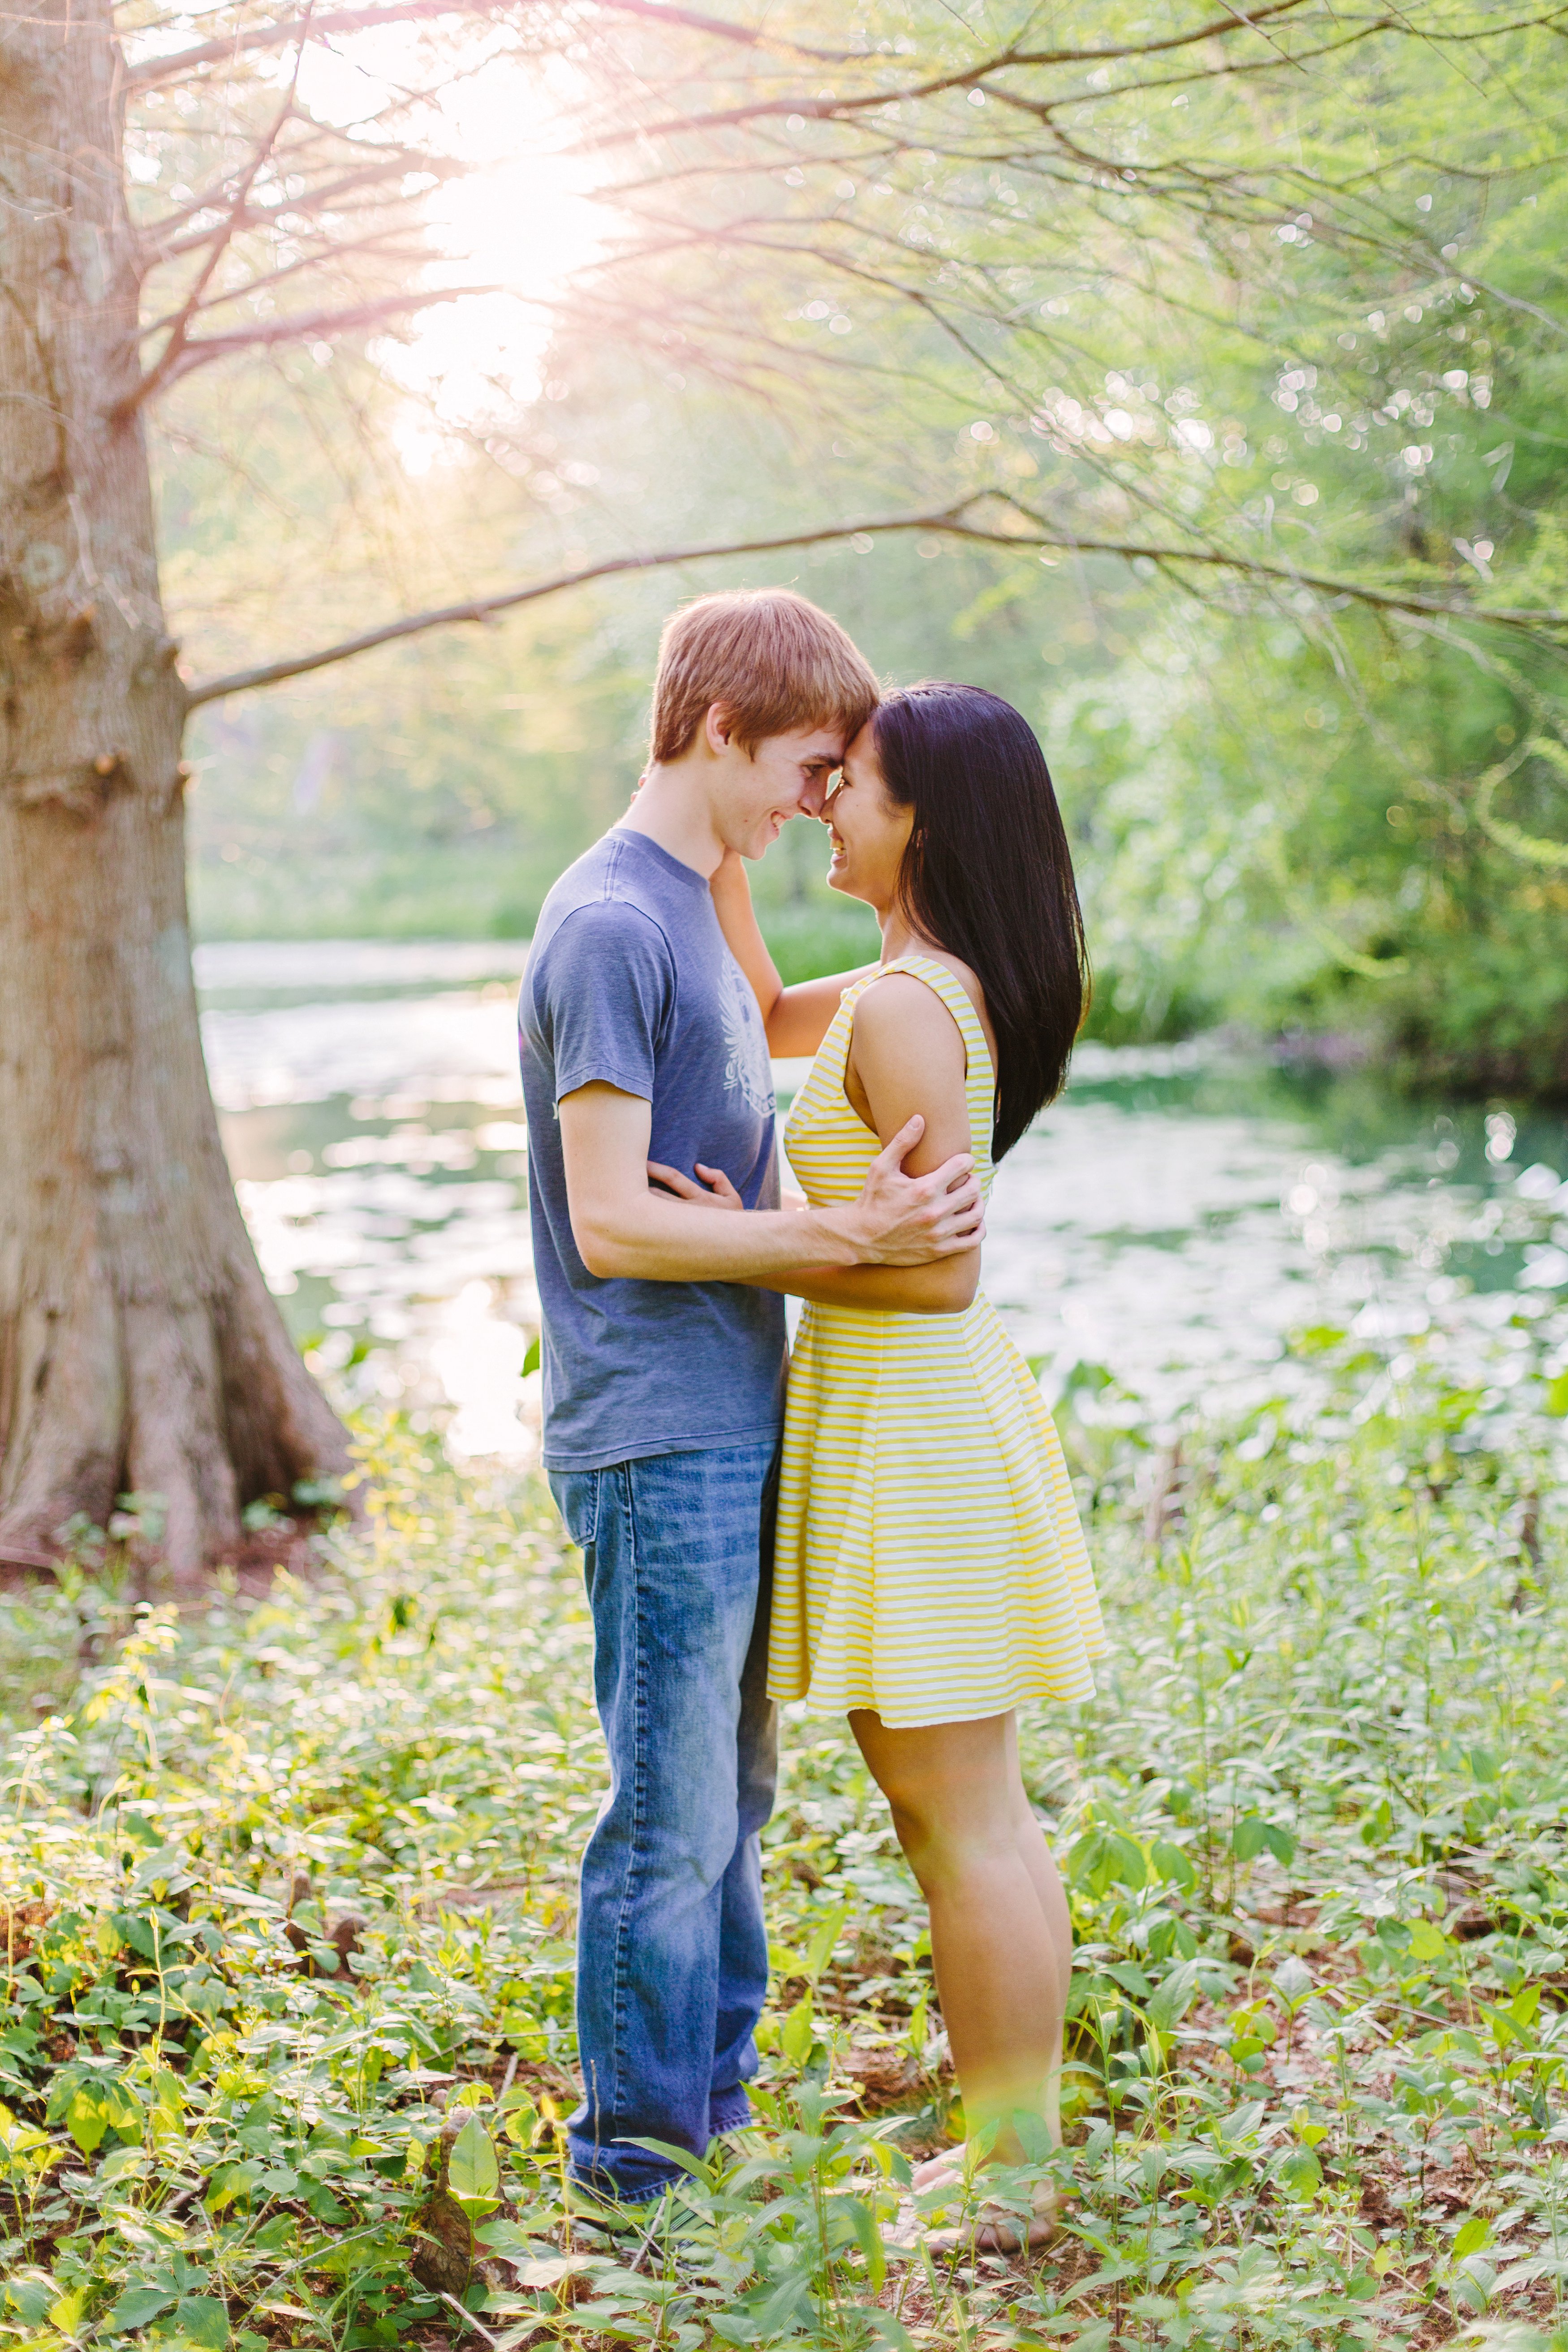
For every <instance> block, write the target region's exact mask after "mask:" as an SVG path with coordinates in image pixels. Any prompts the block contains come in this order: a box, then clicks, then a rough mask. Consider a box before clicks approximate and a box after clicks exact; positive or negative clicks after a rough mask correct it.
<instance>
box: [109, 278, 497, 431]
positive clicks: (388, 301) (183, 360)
mask: <svg viewBox="0 0 1568 2352" xmlns="http://www.w3.org/2000/svg"><path fill="white" fill-rule="evenodd" d="M511 290H512V289H510V287H507V286H433V287H430V288H428V289H426V291H425V292H424V293H422V294H386V295H384V296H382V297H381V298H380V299H379V300H376V301H374V302H359V303H355V304H354V305H353V306H352V307H351V308H349V309H347V310H298V311H290V312H289V314H288V316H287V317H285V318H282V319H263V320H258V322H257V324H256V325H255V326H254V327H236V328H235V329H234V330H233V331H231V332H229V333H226V334H222V335H201V336H198V337H197V339H196V340H195V342H189V343H186V344H185V346H184V349H183V350H182V351H181V352H180V354H179V357H178V359H177V360H176V361H175V362H174V367H173V368H172V369H171V370H170V371H169V373H168V374H167V375H165V376H163V378H162V380H161V381H160V382H159V383H158V384H157V386H156V387H155V388H156V389H157V390H158V391H160V392H163V391H166V390H167V389H168V387H169V385H170V384H173V383H182V382H183V381H184V378H185V377H186V376H188V375H189V374H191V373H192V372H193V371H194V370H195V369H196V368H199V367H209V366H210V365H211V364H212V362H213V361H214V360H221V359H228V358H230V357H231V356H232V355H233V354H234V353H235V352H254V351H265V350H268V349H270V348H273V347H275V346H276V345H277V344H279V343H302V342H305V341H310V340H311V339H312V338H313V339H314V340H316V341H322V342H324V341H327V339H328V338H329V337H331V336H332V335H352V334H357V333H358V332H359V331H361V330H362V329H363V328H365V327H376V326H380V325H382V324H383V323H384V321H386V320H391V319H395V318H399V317H402V316H405V315H406V314H407V313H408V312H410V311H414V310H429V309H430V308H431V306H432V305H433V304H434V303H437V302H460V301H462V300H463V299H464V297H465V296H467V295H469V294H509V293H510V292H511ZM517 299H520V300H521V296H520V297H518V298H517ZM153 388H154V387H153V382H152V377H151V375H150V374H149V375H146V376H143V377H142V382H141V383H140V384H139V385H138V386H137V387H136V389H135V390H134V391H133V392H132V394H130V395H129V397H128V398H127V399H126V401H125V402H124V403H123V404H122V405H123V407H124V408H125V409H126V410H130V409H132V408H135V407H137V406H138V405H139V404H141V403H142V401H143V400H145V399H146V397H147V395H148V393H149V391H150V390H151V389H153Z"/></svg>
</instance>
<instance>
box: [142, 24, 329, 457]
mask: <svg viewBox="0 0 1568 2352" xmlns="http://www.w3.org/2000/svg"><path fill="white" fill-rule="evenodd" d="M310 13H311V12H310V7H309V6H307V7H306V10H305V14H304V16H302V17H301V19H300V25H301V30H300V46H299V48H298V50H297V51H296V53H295V58H294V70H293V73H292V74H291V75H290V76H289V89H288V91H287V94H286V95H285V97H284V100H283V103H282V105H281V106H280V107H279V110H278V112H277V114H276V115H275V116H274V117H273V120H272V121H271V122H270V124H269V125H268V128H267V130H266V131H264V133H263V134H262V136H261V138H260V139H258V142H257V143H256V152H254V154H253V155H252V156H251V158H250V161H249V163H247V165H246V167H245V169H244V171H243V172H242V173H240V175H239V184H238V186H237V188H236V190H235V193H234V198H233V201H232V203H231V204H230V205H229V207H228V215H227V218H226V220H224V221H223V222H222V223H221V224H220V225H219V226H218V228H217V230H216V234H215V235H214V236H213V237H212V238H211V239H210V241H209V243H208V247H207V250H206V253H205V256H204V257H203V260H202V265H201V268H199V269H198V270H197V271H196V273H195V278H193V279H192V281H191V284H190V287H189V289H188V290H187V292H186V295H185V299H184V302H183V303H182V304H181V306H180V309H179V310H178V311H177V312H176V314H175V316H174V320H173V322H172V323H171V325H170V328H169V332H168V335H167V337H166V339H165V341H164V343H163V350H162V351H161V352H159V354H158V356H157V358H156V359H155V360H154V361H153V364H152V366H151V367H150V368H149V369H148V370H147V372H146V373H145V374H144V375H143V376H142V380H141V382H140V383H138V384H137V385H136V387H135V389H134V390H133V391H132V393H131V394H129V395H128V396H127V397H126V398H125V399H124V400H122V401H121V402H120V403H119V404H118V406H117V407H116V408H115V409H114V410H113V411H112V415H113V416H114V419H115V422H116V423H117V424H120V423H123V421H124V419H125V418H126V417H127V416H129V415H132V413H133V411H134V410H136V409H138V408H139V407H140V406H141V405H142V402H143V401H145V400H151V399H153V396H154V395H155V394H157V393H159V392H160V391H162V389H163V385H164V384H166V383H173V382H174V378H175V377H176V376H177V375H178V374H180V373H182V370H181V366H180V361H181V356H182V354H183V353H184V352H186V351H188V350H189V348H190V331H191V326H192V323H193V321H194V320H195V316H196V313H197V312H198V311H199V310H201V308H202V297H203V295H204V294H205V292H206V290H207V288H208V286H209V285H210V284H211V283H212V279H213V275H214V273H215V271H216V269H217V267H218V265H219V263H220V262H221V261H222V259H223V257H224V255H225V254H226V252H227V251H228V248H229V247H230V246H231V245H232V244H233V243H234V240H235V237H236V236H237V235H238V233H239V225H240V222H241V220H242V219H243V218H244V216H245V211H246V207H247V205H248V204H249V202H250V192H251V190H252V188H253V187H254V186H255V185H256V183H257V179H258V175H259V173H260V172H261V168H262V166H263V164H264V163H266V162H267V160H268V156H269V155H270V154H271V153H272V151H273V149H274V148H275V147H276V146H277V144H278V142H279V139H280V138H281V137H282V136H283V130H284V126H285V124H286V123H287V122H288V121H289V116H290V115H291V114H292V113H293V111H294V107H295V103H296V101H297V100H298V98H299V95H300V68H301V67H302V66H303V64H304V62H305V48H306V44H307V42H308V40H309V38H310Z"/></svg>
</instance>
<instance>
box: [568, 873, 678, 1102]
mask: <svg viewBox="0 0 1568 2352" xmlns="http://www.w3.org/2000/svg"><path fill="white" fill-rule="evenodd" d="M674 1005H675V960H674V958H673V957H672V955H671V954H670V951H669V946H668V941H667V940H666V939H665V936H664V933H663V932H662V931H661V930H660V929H659V927H658V924H657V923H656V922H654V921H652V920H651V919H650V918H649V917H648V916H647V915H645V914H643V913H641V912H640V911H639V910H638V908H636V907H629V906H627V905H626V901H625V900H624V899H616V898H605V899H601V900H599V901H597V902H595V904H593V905H591V906H586V907H578V908H574V910H573V911H572V913H571V914H569V915H567V916H565V917H564V918H563V920H562V922H561V924H560V926H559V927H558V929H556V931H555V933H554V935H553V936H552V939H551V940H550V941H549V943H548V945H547V946H546V948H545V950H544V952H543V954H542V957H541V958H540V963H539V970H538V973H537V975H536V978H535V981H534V1008H535V1013H536V1016H537V1019H538V1022H539V1027H540V1032H541V1034H542V1037H543V1038H544V1039H546V1040H547V1041H548V1043H549V1045H550V1049H551V1053H552V1058H553V1061H554V1064H555V1099H556V1101H557V1102H559V1101H560V1100H561V1097H562V1096H563V1095H569V1094H572V1093H574V1092H575V1090H576V1088H577V1087H586V1086H592V1085H593V1084H594V1083H595V1080H597V1081H600V1082H602V1083H603V1084H604V1085H605V1086H611V1087H619V1088H620V1089H621V1091H622V1093H623V1094H628V1095H640V1096H641V1097H643V1099H644V1101H645V1102H651V1101H652V1100H653V1073H654V1055H655V1051H656V1048H657V1046H658V1042H659V1040H660V1039H661V1038H662V1036H663V1034H664V1032H665V1028H666V1025H667V1024H668V1020H669V1016H670V1013H672V1011H673V1010H674Z"/></svg>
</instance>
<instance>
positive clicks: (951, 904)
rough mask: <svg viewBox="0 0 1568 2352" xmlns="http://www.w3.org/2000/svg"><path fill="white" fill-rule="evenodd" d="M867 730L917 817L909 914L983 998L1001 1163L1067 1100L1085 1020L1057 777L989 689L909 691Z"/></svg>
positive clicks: (1076, 915) (1085, 985)
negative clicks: (973, 980)
mask: <svg viewBox="0 0 1568 2352" xmlns="http://www.w3.org/2000/svg"><path fill="white" fill-rule="evenodd" d="M871 724H872V732H873V736H874V739H875V741H876V745H877V757H878V759H879V761H880V762H881V769H882V775H883V779H884V781H885V782H886V784H887V787H888V791H889V793H890V794H891V795H892V797H893V799H894V800H895V801H897V802H898V803H899V804H900V807H902V808H912V809H913V810H914V816H915V821H914V829H913V831H912V832H911V834H910V842H909V847H908V848H907V849H906V850H905V852H904V862H903V866H902V870H901V872H900V877H899V889H900V902H901V905H902V908H903V911H904V913H905V915H906V916H907V917H908V919H910V921H911V922H912V923H913V924H914V926H915V927H916V929H919V930H921V931H922V932H923V933H924V934H925V936H926V938H927V939H929V940H931V941H933V943H934V944H936V945H937V946H939V947H943V948H946V949H947V950H948V951H949V953H950V954H952V955H955V956H958V957H960V958H962V960H963V962H965V963H966V964H968V965H969V966H970V967H971V969H972V970H973V971H975V972H976V973H978V975H979V979H980V984H981V986H982V988H984V991H985V1003H986V1007H987V1009H988V1011H989V1013H990V1014H991V1023H992V1026H993V1028H994V1030H995V1033H996V1045H997V1054H996V1063H997V1068H996V1118H995V1126H994V1132H993V1136H992V1144H991V1151H992V1157H993V1159H994V1160H1000V1159H1001V1157H1002V1155H1003V1153H1004V1152H1005V1151H1010V1150H1012V1148H1013V1146H1014V1144H1016V1142H1017V1140H1018V1138H1019V1137H1020V1136H1021V1135H1022V1134H1023V1132H1024V1130H1025V1129H1026V1127H1027V1126H1028V1124H1029V1121H1030V1120H1031V1119H1032V1118H1034V1116H1035V1114H1036V1112H1037V1110H1040V1109H1041V1108H1043V1107H1044V1106H1045V1105H1046V1104H1047V1103H1048V1102H1050V1101H1051V1100H1052V1099H1053V1098H1054V1097H1056V1096H1057V1095H1058V1094H1059V1093H1060V1092H1061V1087H1062V1081H1063V1080H1064V1079H1065V1077H1066V1076H1067V1066H1068V1055H1069V1054H1070V1053H1071V1052H1072V1047H1073V1040H1074V1039H1075V1037H1076V1036H1077V1035H1078V1033H1079V1027H1080V1025H1081V1024H1082V1021H1083V1016H1084V1013H1085V1011H1086V1010H1087V1007H1088V1000H1089V955H1088V951H1087V950H1086V948H1085V946H1084V938H1083V916H1082V913H1081V911H1080V909H1079V903H1078V889H1077V886H1076V885H1075V883H1074V881H1073V872H1072V857H1071V856H1070V854H1069V852H1068V838H1067V834H1066V831H1065V829H1064V827H1063V825H1062V820H1061V811H1060V810H1059V809H1058V806H1057V796H1056V793H1054V792H1053V791H1052V789H1051V778H1050V771H1049V770H1048V769H1047V766H1046V761H1045V755H1044V753H1043V752H1042V751H1041V750H1040V747H1039V745H1038V743H1037V741H1036V740H1035V736H1034V730H1033V729H1032V728H1031V727H1030V725H1029V723H1028V721H1027V719H1025V718H1023V717H1022V716H1021V714H1020V713H1019V712H1018V711H1016V710H1015V709H1014V708H1013V706H1012V704H1011V703H1010V702H1004V701H1003V700H1002V698H1001V696H1000V695H996V694H987V693H986V691H985V689H984V687H979V686H948V685H944V684H942V683H941V682H940V681H936V680H931V681H929V682H927V683H926V684H924V685H921V686H910V687H906V688H903V689H902V690H901V691H900V692H899V693H896V694H891V695H889V697H888V699H887V700H886V701H885V702H882V703H879V705H878V708H877V711H876V714H875V716H874V718H873V719H872V722H871Z"/></svg>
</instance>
